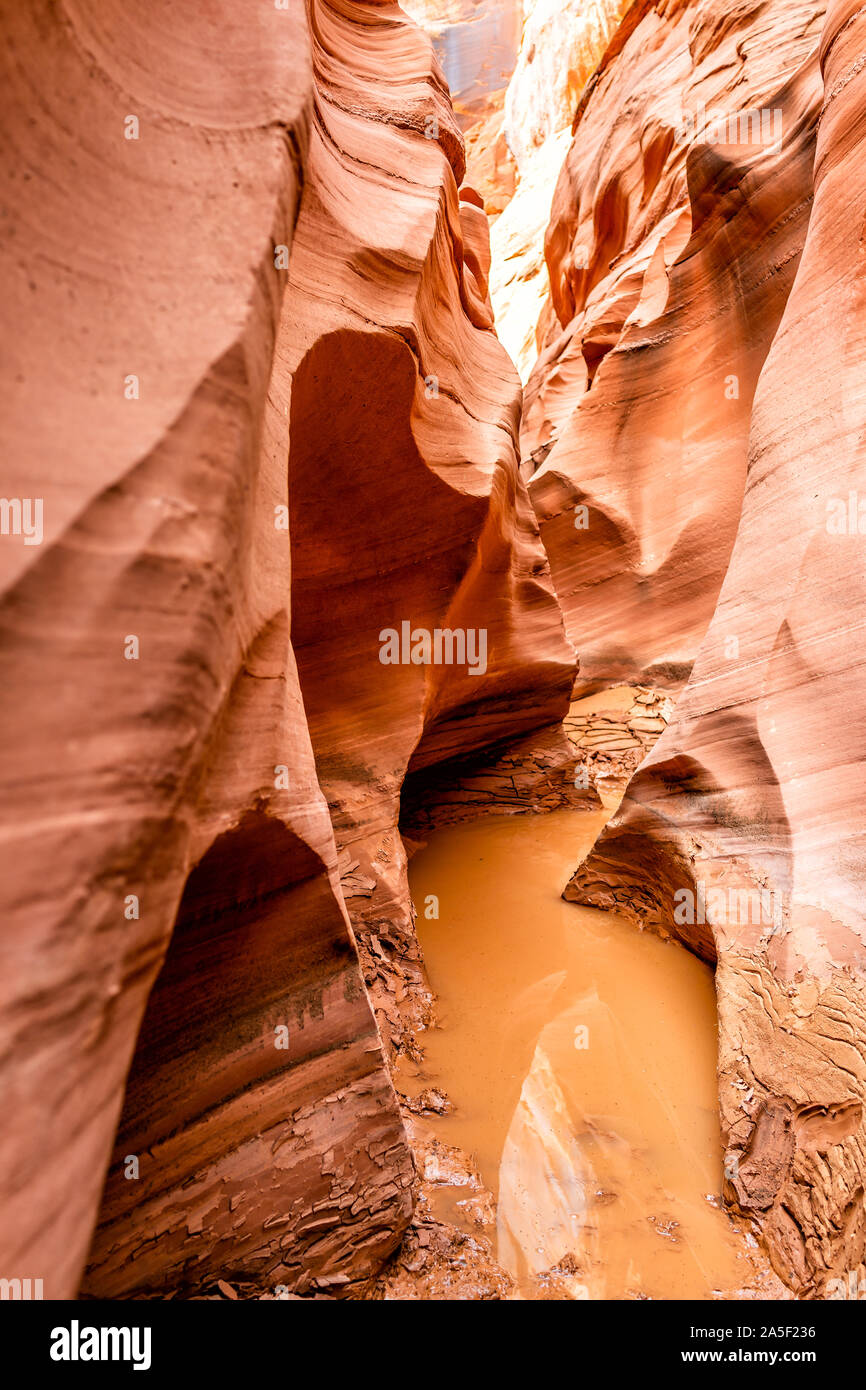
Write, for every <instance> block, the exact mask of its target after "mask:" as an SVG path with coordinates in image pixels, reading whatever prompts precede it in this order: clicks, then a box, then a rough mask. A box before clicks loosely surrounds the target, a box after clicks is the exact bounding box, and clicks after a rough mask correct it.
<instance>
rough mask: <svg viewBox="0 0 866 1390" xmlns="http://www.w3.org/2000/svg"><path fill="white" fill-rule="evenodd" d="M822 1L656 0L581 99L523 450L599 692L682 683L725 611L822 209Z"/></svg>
mask: <svg viewBox="0 0 866 1390" xmlns="http://www.w3.org/2000/svg"><path fill="white" fill-rule="evenodd" d="M823 10H824V5H823V3H821V0H795V3H790V0H766V2H765V0H761V3H743V0H721V3H719V0H712V3H709V0H708V2H707V3H682V0H657V3H650V2H649V0H641V2H640V3H637V4H633V5H632V6H631V7H630V9H629V11H628V13H627V14H626V17H625V19H624V21H623V23H622V25H621V26H620V27H619V29H618V30H617V32H616V34H615V36H614V38H613V40H612V42H611V44H610V46H609V48H608V50H607V52H606V54H605V56H604V58H603V59H602V61H601V63H600V65H599V68H598V70H597V72H596V73H595V75H594V77H593V79H592V81H591V82H590V84H589V86H588V88H587V90H586V92H585V94H584V97H583V99H582V100H581V104H580V106H579V108H578V112H577V115H576V117H575V125H574V140H573V143H572V146H571V150H570V152H569V154H568V158H567V160H566V163H565V166H564V168H563V171H562V174H561V176H560V180H559V183H558V185H557V189H556V193H555V196H554V202H553V210H552V216H551V222H550V226H549V228H548V232H547V238H546V248H545V250H546V257H547V265H548V269H549V272H550V284H551V301H550V308H549V310H548V311H546V314H547V317H546V322H545V323H543V325H542V327H543V334H542V336H543V340H544V350H543V352H542V354H541V356H540V358H539V361H538V363H537V365H536V368H535V370H534V372H533V375H532V378H531V379H530V382H529V384H528V387H527V391H526V399H525V408H524V418H523V425H522V430H521V451H522V456H523V459H524V471H525V472H526V474H527V475H528V476H531V483H530V494H531V496H532V499H533V502H534V505H535V507H536V510H537V512H538V515H539V518H540V521H541V526H542V534H543V537H544V542H545V545H546V548H547V550H548V553H549V555H550V558H551V564H552V568H553V574H554V581H555V584H556V588H557V593H558V595H559V598H560V602H561V604H562V607H563V611H564V614H565V619H566V627H567V631H568V634H569V637H570V638H571V640H572V642H573V643H574V644H575V646H576V647H577V649H578V650H579V652H580V664H581V678H580V684H579V690H581V691H586V690H590V689H592V688H594V687H595V686H596V685H603V684H606V683H609V682H612V681H616V680H620V679H628V680H646V681H647V682H648V683H651V684H653V685H654V686H657V687H658V686H667V687H668V688H672V689H676V688H677V687H678V686H679V685H681V683H682V681H683V680H684V679H685V677H686V676H687V675H688V672H689V670H690V667H691V665H692V663H693V661H694V659H695V654H696V652H697V648H698V644H699V642H700V640H701V638H702V637H703V635H704V633H705V631H706V628H707V625H708V624H709V621H710V618H711V616H712V612H713V608H714V605H715V602H716V599H717V597H718V594H719V590H720V588H721V584H722V580H723V578H724V575H725V571H726V567H727V564H728V560H729V558H730V553H731V549H732V547H733V542H734V536H735V533H736V527H737V521H738V518H739V513H740V505H741V501H742V494H743V487H744V480H745V468H746V452H747V440H748V432H749V422H750V417H751V406H752V398H753V394H754V390H755V385H756V382H757V379H758V375H759V372H760V370H761V366H762V364H763V362H764V360H765V358H766V355H767V352H768V350H769V347H770V344H771V342H772V340H773V336H774V334H775V332H776V329H777V327H778V324H779V321H780V318H781V315H782V311H783V309H784V306H785V303H786V300H787V297H788V294H789V292H790V289H791V284H792V281H793V277H794V274H795V272H796V268H797V262H798V258H799V255H800V253H801V250H802V246H803V240H804V237H805V231H806V226H807V222H808V216H809V208H810V199H811V187H812V185H811V171H812V162H813V157H814V139H815V126H816V121H817V115H818V109H819V103H820V79H819V74H818V68H817V58H816V56H815V55H816V50H817V45H818V40H819V36H820V26H821V21H822V16H823ZM761 112H763V113H764V117H763V119H764V124H763V126H762V125H761V115H760V113H761ZM717 113H723V114H724V116H725V117H731V118H732V120H731V122H730V123H729V122H728V121H727V120H726V121H725V123H724V125H719V123H718V122H717V121H716V120H715V117H716V114H717ZM741 118H742V119H741ZM780 135H781V145H779V144H778V143H777V142H778V137H779V136H780ZM500 227H501V221H500V223H499V224H497V229H496V231H497V233H498V232H499V229H500ZM495 302H496V293H495V292H494V303H495Z"/></svg>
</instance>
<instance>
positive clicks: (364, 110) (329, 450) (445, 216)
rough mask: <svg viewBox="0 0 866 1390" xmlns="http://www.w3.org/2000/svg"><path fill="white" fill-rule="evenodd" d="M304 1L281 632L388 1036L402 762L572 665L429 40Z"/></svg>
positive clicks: (505, 731) (428, 755) (550, 708)
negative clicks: (286, 586)
mask: <svg viewBox="0 0 866 1390" xmlns="http://www.w3.org/2000/svg"><path fill="white" fill-rule="evenodd" d="M314 14H315V16H316V26H317V36H318V46H317V50H316V62H317V72H318V74H319V78H318V94H317V106H316V122H315V126H314V132H313V138H312V144H311V151H310V173H309V188H308V194H309V196H305V199H304V204H303V207H302V210H301V216H300V219H299V222H298V227H297V234H296V241H295V248H294V252H293V258H292V269H291V277H290V296H289V301H288V304H287V310H286V314H285V317H284V324H283V333H282V335H281V339H280V343H279V344H278V351H277V356H278V360H279V361H280V363H281V366H282V368H283V369H284V370H285V371H286V372H289V373H291V375H292V377H293V386H292V403H291V413H290V449H289V495H290V502H291V533H292V565H293V598H292V604H293V623H292V635H293V644H294V648H295V651H296V653H297V658H298V668H299V673H300V680H301V687H302V690H303V693H304V700H305V704H306V707H307V711H308V718H309V722H310V730H311V734H312V739H313V746H314V749H315V753H316V761H317V766H318V770H319V777H320V780H321V783H322V786H323V788H324V790H325V793H326V795H327V797H328V802H329V805H330V808H331V814H332V818H333V822H334V826H335V830H336V834H337V842H338V846H339V848H340V850H341V851H342V852H343V855H344V860H343V863H344V867H345V872H346V874H347V882H346V885H345V887H346V892H347V899H348V903H349V907H350V911H351V912H352V917H353V922H354V925H355V929H356V932H357V933H358V937H359V944H360V946H361V950H362V958H363V960H364V962H365V968H366V976H367V983H368V985H369V986H370V987H371V988H373V989H374V992H375V1000H376V1003H377V1006H378V1008H379V1009H380V1018H381V1021H382V1022H383V1023H384V1024H385V1026H386V1029H387V1032H388V1034H389V1035H390V1036H391V1037H392V1038H394V1039H395V1040H399V1038H400V1037H401V1035H402V1025H401V1023H400V1021H399V1019H398V1017H397V1014H396V1012H395V1009H396V1005H395V1002H394V995H395V993H396V994H398V995H401V994H403V993H404V992H405V989H404V984H403V982H402V975H403V972H404V971H407V972H408V975H409V982H410V984H411V983H412V981H416V982H417V981H418V979H419V976H420V967H419V963H418V951H417V945H416V942H415V935H414V929H413V924H412V916H411V904H410V901H409V895H408V889H407V885H406V877H405V854H404V851H403V846H402V843H401V840H400V836H399V833H398V828H397V826H398V816H399V799H400V789H401V784H402V781H403V777H404V775H405V773H406V770H407V768H411V770H412V771H413V772H414V771H417V770H418V769H421V768H424V767H428V766H430V765H432V764H433V763H438V762H442V761H445V760H447V759H453V758H460V757H464V756H466V755H468V754H471V753H476V752H477V750H478V749H479V748H483V747H485V746H486V745H492V744H495V743H502V742H505V741H507V740H510V739H514V738H515V737H517V736H519V735H521V734H524V733H526V732H527V731H528V730H531V729H534V728H538V727H539V726H542V725H551V724H555V723H557V722H558V721H559V720H561V718H562V715H563V714H564V712H565V709H566V708H567V701H568V692H569V688H570V685H571V682H572V677H573V666H574V659H573V654H572V652H571V650H570V648H569V647H568V646H567V644H566V642H565V640H564V636H563V632H562V623H561V616H560V613H559V609H558V606H557V604H556V600H555V597H554V594H553V590H552V585H551V582H550V574H549V569H548V566H547V562H546V559H545V556H544V552H543V549H542V547H541V544H540V541H539V538H538V530H537V526H536V522H535V518H534V514H533V512H532V507H531V505H530V503H529V500H528V496H527V493H526V488H525V485H524V484H523V482H522V480H521V479H520V477H519V473H518V468H517V455H516V447H515V446H516V433H517V425H518V418H519V417H518V412H519V404H520V385H519V382H518V380H517V376H516V374H515V372H514V369H513V367H512V366H511V363H510V362H509V360H508V357H507V355H506V353H505V352H504V351H503V349H502V347H501V346H500V344H499V343H498V342H497V340H496V338H495V336H494V335H493V334H492V333H491V332H490V331H489V329H490V326H491V323H492V316H491V314H490V309H489V301H488V299H487V271H488V266H489V248H488V246H487V239H486V224H485V218H484V214H483V213H482V212H481V210H480V209H479V208H478V207H477V206H475V205H474V204H473V202H472V201H468V200H469V199H471V198H472V197H473V195H472V194H471V193H467V192H465V191H464V194H463V198H464V201H462V202H458V195H457V186H458V184H459V182H460V180H461V178H462V174H463V167H462V157H461V156H462V151H461V145H460V139H459V134H458V132H457V130H456V127H455V126H454V121H453V117H452V115H451V113H450V108H449V106H448V102H447V94H446V93H445V91H444V89H443V88H442V87H441V85H440V83H439V80H438V78H437V75H436V70H435V69H434V68H431V64H430V52H429V45H428V43H427V42H426V40H425V39H424V38H423V37H422V35H421V34H420V33H419V31H418V30H417V29H415V28H414V26H411V25H409V24H406V23H405V22H401V20H400V19H399V18H398V16H399V11H398V10H397V8H396V6H369V7H366V6H365V7H361V8H360V9H358V8H357V7H354V8H347V9H346V11H345V13H344V12H343V11H341V10H340V9H339V8H338V7H337V6H333V7H331V6H327V5H325V4H320V5H318V6H317V7H316V9H315V10H314ZM359 17H360V18H359ZM383 24H384V25H387V26H388V38H389V42H391V43H392V45H393V48H394V52H395V61H394V62H393V63H391V64H390V65H388V64H386V65H384V67H383V64H382V61H381V54H380V52H379V51H378V50H379V49H381V45H382V42H383V35H382V26H383ZM374 53H376V57H375V61H374V60H373V54H374ZM398 54H399V59H400V61H399V63H398V62H397V61H396V55H398ZM383 72H385V73H386V74H387V76H384V77H383V76H382V75H381V74H382V73H383ZM349 91H351V92H353V93H354V94H355V95H354V98H353V102H352V103H351V104H350V103H349V102H348V101H347V100H346V99H345V98H344V96H343V93H346V92H349ZM359 98H360V99H359ZM386 110H387V111H388V112H389V113H390V114H389V117H388V119H387V120H383V119H381V118H375V119H371V115H373V114H374V113H376V112H379V111H383V112H384V111H386ZM437 134H438V139H437V138H425V137H427V136H428V135H430V136H432V135H437ZM371 188H374V189H375V198H374V199H372V200H371ZM323 534H325V535H327V537H328V541H327V544H323ZM404 631H405V632H406V633H407V635H408V634H409V633H421V634H424V633H429V634H431V636H433V635H435V633H436V632H437V631H445V632H452V631H454V632H457V633H459V634H463V633H465V634H466V640H467V642H470V643H471V642H472V641H482V642H483V647H484V651H483V659H482V657H481V655H480V654H479V652H476V654H475V655H476V659H475V660H474V661H472V660H468V661H467V660H462V661H459V662H457V663H456V664H449V663H448V662H447V661H446V662H445V663H442V664H436V663H435V662H434V663H433V664H430V665H424V664H417V663H415V664H413V663H408V664H407V663H406V662H405V661H404V660H400V661H397V662H394V663H392V662H391V661H390V659H389V654H388V652H387V651H386V650H385V649H384V648H385V645H386V643H387V640H388V639H387V637H386V636H385V635H386V634H394V635H395V636H397V635H399V636H400V639H401V644H402V637H403V633H404ZM467 654H468V652H467ZM395 976H396V978H397V981H398V984H397V986H396V987H395V983H394V980H395Z"/></svg>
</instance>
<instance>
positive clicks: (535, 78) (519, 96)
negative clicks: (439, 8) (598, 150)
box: [475, 0, 629, 381]
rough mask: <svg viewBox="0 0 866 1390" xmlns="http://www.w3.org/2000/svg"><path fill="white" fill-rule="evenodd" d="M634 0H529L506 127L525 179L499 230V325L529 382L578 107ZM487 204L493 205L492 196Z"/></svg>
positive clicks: (495, 283)
mask: <svg viewBox="0 0 866 1390" xmlns="http://www.w3.org/2000/svg"><path fill="white" fill-rule="evenodd" d="M628 3H629V0H582V3H581V4H580V5H572V4H567V3H566V4H563V2H562V0H524V25H523V36H522V39H521V44H520V53H519V56H518V60H517V65H516V67H515V70H514V73H513V75H512V78H511V81H510V82H509V84H508V90H507V92H506V94H505V113H504V121H503V127H502V134H503V137H504V139H505V141H506V143H507V145H508V148H509V149H510V150H511V151H512V153H513V154H514V157H515V160H516V164H517V168H518V170H519V174H520V181H519V183H518V185H517V188H516V190H515V192H514V197H513V198H511V200H510V202H509V203H508V204H507V205H506V206H505V208H504V215H503V217H502V219H501V221H500V222H499V223H498V224H497V226H496V227H495V228H494V229H493V233H492V240H493V246H494V270H493V278H492V283H491V297H492V300H493V307H494V310H495V313H496V331H497V333H498V334H499V337H500V338H501V340H502V342H503V343H504V344H505V346H506V347H507V349H508V351H509V353H510V354H511V357H512V359H513V361H514V363H515V365H516V367H517V369H518V371H519V372H520V376H521V379H522V380H523V381H525V380H526V379H527V377H528V376H529V373H530V370H531V368H532V365H533V363H534V361H535V358H536V356H537V353H538V345H539V344H538V338H537V329H538V326H539V319H540V317H541V315H542V310H543V308H544V304H545V301H546V299H547V296H548V293H549V289H550V284H549V281H548V276H547V267H546V265H545V262H544V232H545V228H546V227H547V223H548V220H549V218H550V203H551V198H552V196H553V190H554V188H555V186H556V181H557V178H558V176H559V171H560V169H561V168H562V162H563V160H564V158H565V155H566V152H567V150H568V139H569V136H568V132H569V130H570V128H571V123H572V116H573V114H574V108H575V105H576V103H577V99H578V97H579V96H580V95H581V93H582V91H583V89H584V87H585V85H586V83H587V81H588V80H589V78H590V76H591V75H592V72H593V71H594V69H595V66H596V64H597V63H598V61H599V59H600V58H601V56H602V54H603V53H604V51H605V48H606V46H607V43H608V40H609V39H610V37H611V35H612V34H613V32H614V30H615V28H616V25H617V23H618V21H619V20H620V18H621V17H622V14H623V13H624V11H625V10H626V9H627V8H628ZM478 163H479V161H478V160H477V158H476V160H475V164H476V166H477V165H478ZM485 206H486V207H488V210H490V199H489V198H485ZM496 210H497V211H501V210H503V209H500V208H498V207H497V209H496Z"/></svg>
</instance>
